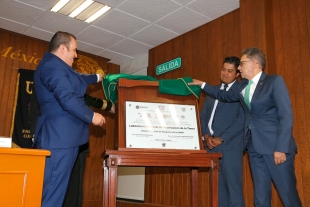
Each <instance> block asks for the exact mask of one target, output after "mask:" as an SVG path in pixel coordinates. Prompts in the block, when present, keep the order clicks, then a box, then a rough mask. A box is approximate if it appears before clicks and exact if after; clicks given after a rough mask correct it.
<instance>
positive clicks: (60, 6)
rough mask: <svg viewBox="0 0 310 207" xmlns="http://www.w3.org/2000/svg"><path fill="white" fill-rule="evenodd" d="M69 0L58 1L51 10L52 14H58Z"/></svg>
mask: <svg viewBox="0 0 310 207" xmlns="http://www.w3.org/2000/svg"><path fill="white" fill-rule="evenodd" d="M69 1H70V0H60V1H59V2H58V3H57V4H56V5H55V6H54V7H53V8H52V9H51V11H53V12H58V11H59V10H60V9H61V8H62V7H64V6H65V5H66V4H67V3H68V2H69Z"/></svg>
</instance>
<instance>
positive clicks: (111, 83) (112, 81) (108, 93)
mask: <svg viewBox="0 0 310 207" xmlns="http://www.w3.org/2000/svg"><path fill="white" fill-rule="evenodd" d="M120 78H127V79H131V80H144V81H158V80H157V79H156V78H153V77H152V76H147V75H130V74H122V73H120V74H107V75H106V76H105V78H104V79H102V87H103V92H104V94H105V97H106V99H107V100H108V101H111V102H112V103H114V104H115V103H116V102H117V99H118V94H117V84H118V79H120Z"/></svg>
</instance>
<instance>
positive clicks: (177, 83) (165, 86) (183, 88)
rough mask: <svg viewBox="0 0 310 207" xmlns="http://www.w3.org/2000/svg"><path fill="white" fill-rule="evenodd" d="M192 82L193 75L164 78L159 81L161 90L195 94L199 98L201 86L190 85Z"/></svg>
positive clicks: (176, 93) (161, 91)
mask: <svg viewBox="0 0 310 207" xmlns="http://www.w3.org/2000/svg"><path fill="white" fill-rule="evenodd" d="M190 82H193V79H192V78H191V77H184V78H178V79H163V80H160V81H159V92H160V93H165V94H172V95H178V96H189V95H192V94H193V95H194V96H196V98H198V99H199V97H200V91H201V88H200V86H196V85H188V83H190Z"/></svg>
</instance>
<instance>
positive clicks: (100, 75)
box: [97, 73, 104, 82]
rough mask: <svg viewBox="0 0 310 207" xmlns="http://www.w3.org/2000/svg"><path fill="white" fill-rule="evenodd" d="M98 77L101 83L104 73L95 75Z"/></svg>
mask: <svg viewBox="0 0 310 207" xmlns="http://www.w3.org/2000/svg"><path fill="white" fill-rule="evenodd" d="M97 75H98V77H99V82H101V81H102V79H103V78H104V73H97Z"/></svg>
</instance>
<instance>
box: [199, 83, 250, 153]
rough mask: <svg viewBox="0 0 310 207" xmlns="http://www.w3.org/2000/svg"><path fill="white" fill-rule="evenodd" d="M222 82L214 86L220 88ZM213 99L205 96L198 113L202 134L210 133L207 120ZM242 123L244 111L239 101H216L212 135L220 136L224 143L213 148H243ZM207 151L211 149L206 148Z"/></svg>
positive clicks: (235, 84) (236, 85) (238, 149)
mask: <svg viewBox="0 0 310 207" xmlns="http://www.w3.org/2000/svg"><path fill="white" fill-rule="evenodd" d="M221 85H222V84H219V85H217V86H215V88H217V89H218V90H220V88H221ZM238 86H239V83H238V82H237V81H235V83H234V84H233V85H232V86H231V87H230V89H229V90H232V89H234V88H238ZM214 102H215V99H214V98H212V97H206V100H205V102H204V105H203V108H202V111H201V113H200V123H201V131H202V135H203V136H204V135H206V134H209V135H210V134H211V133H210V130H209V128H208V122H209V120H210V117H211V113H212V110H213V107H214ZM243 125H244V112H243V109H242V107H241V105H240V103H239V102H234V103H225V102H220V101H219V102H218V104H217V108H216V112H215V114H214V118H213V128H212V129H213V132H214V135H213V136H214V137H221V138H222V139H223V140H224V143H222V144H221V145H219V146H217V147H216V148H214V149H217V150H234V151H243V150H244V138H243ZM207 151H212V150H210V149H207Z"/></svg>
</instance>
